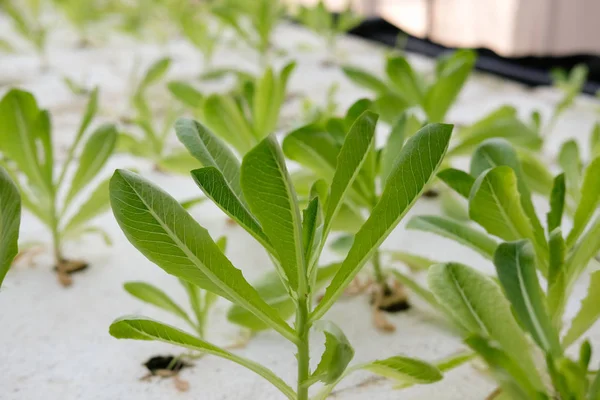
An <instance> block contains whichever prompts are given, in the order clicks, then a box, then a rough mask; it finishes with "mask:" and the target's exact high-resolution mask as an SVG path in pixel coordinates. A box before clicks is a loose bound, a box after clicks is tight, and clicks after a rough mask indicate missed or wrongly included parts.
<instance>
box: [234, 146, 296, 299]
mask: <svg viewBox="0 0 600 400" xmlns="http://www.w3.org/2000/svg"><path fill="white" fill-rule="evenodd" d="M241 171H242V173H241V177H242V178H241V181H242V189H243V190H244V195H245V197H246V201H247V202H248V204H249V206H250V210H251V211H252V213H253V214H254V215H255V216H256V218H257V219H258V221H259V222H260V224H261V225H262V228H263V230H264V232H265V234H266V235H267V237H268V238H269V241H270V242H271V244H272V245H273V248H274V249H275V252H276V254H277V258H278V259H279V261H280V264H281V268H282V269H283V272H284V273H285V277H286V279H287V281H288V283H289V285H290V287H291V289H292V290H294V291H297V290H298V289H299V288H300V289H303V290H306V289H307V288H306V287H304V288H303V287H302V285H303V284H305V283H306V282H303V281H304V280H305V278H306V270H305V269H304V268H306V264H305V260H304V252H303V244H302V219H301V217H300V210H299V209H298V204H297V199H296V192H295V191H294V187H293V185H292V182H291V179H290V176H289V174H288V171H287V167H286V165H285V159H284V157H283V153H282V151H281V148H280V147H279V144H278V143H277V141H276V139H275V138H274V137H273V136H269V137H267V138H266V139H265V140H263V141H262V142H260V144H259V145H258V146H256V147H255V148H254V149H252V150H251V151H250V152H249V153H248V154H246V156H245V157H244V160H243V162H242V169H241ZM265 189H267V190H265Z"/></svg>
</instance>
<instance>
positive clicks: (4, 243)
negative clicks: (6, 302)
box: [0, 167, 21, 286]
mask: <svg viewBox="0 0 600 400" xmlns="http://www.w3.org/2000/svg"><path fill="white" fill-rule="evenodd" d="M0 223H1V224H0V286H2V281H3V280H4V277H5V276H6V273H7V272H8V270H9V268H10V266H11V264H12V262H13V260H14V258H15V256H16V255H17V253H18V251H19V247H18V245H19V243H18V242H19V225H20V223H21V196H20V195H19V190H18V189H17V186H16V185H15V183H14V182H13V181H12V179H11V178H10V176H9V175H8V173H7V172H6V171H5V170H4V168H2V167H0Z"/></svg>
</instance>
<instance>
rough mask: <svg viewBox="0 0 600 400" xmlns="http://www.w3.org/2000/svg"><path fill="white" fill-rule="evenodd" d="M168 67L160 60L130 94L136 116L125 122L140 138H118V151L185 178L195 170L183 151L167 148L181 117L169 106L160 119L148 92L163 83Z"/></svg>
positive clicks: (179, 111)
mask: <svg viewBox="0 0 600 400" xmlns="http://www.w3.org/2000/svg"><path fill="white" fill-rule="evenodd" d="M170 65H171V59H170V58H161V59H159V60H157V61H155V62H154V63H152V64H151V65H150V66H149V67H148V69H147V70H146V71H145V73H144V74H143V76H142V78H141V79H140V81H139V82H138V83H137V86H136V87H135V89H134V90H133V95H132V98H131V105H132V107H133V109H134V111H135V116H134V117H133V118H131V119H127V122H130V123H131V124H133V125H134V126H136V127H137V128H139V131H141V132H142V134H143V136H142V138H138V137H137V136H135V135H133V134H131V133H121V134H120V135H119V151H120V152H126V153H129V154H132V155H134V156H137V157H143V158H147V159H149V160H151V161H152V163H153V164H154V167H155V168H156V169H157V170H162V171H170V172H175V173H180V174H187V173H188V172H189V170H190V169H191V168H195V167H196V166H197V163H196V161H195V160H194V159H193V158H192V157H190V155H189V154H188V153H187V152H186V151H185V149H177V150H173V149H171V147H170V146H169V145H168V139H169V134H171V133H172V127H173V123H174V122H175V120H176V119H177V118H178V117H179V115H180V114H181V111H182V110H180V108H179V107H178V105H176V104H172V103H171V102H169V104H168V106H167V109H166V111H164V112H163V113H162V115H161V113H160V112H159V110H157V109H156V106H155V105H154V104H152V103H151V101H150V100H151V99H153V98H154V96H152V95H151V94H149V91H150V90H151V89H152V87H153V86H155V85H156V84H157V83H158V82H161V81H162V78H163V77H164V76H165V74H166V73H167V71H168V70H169V67H170Z"/></svg>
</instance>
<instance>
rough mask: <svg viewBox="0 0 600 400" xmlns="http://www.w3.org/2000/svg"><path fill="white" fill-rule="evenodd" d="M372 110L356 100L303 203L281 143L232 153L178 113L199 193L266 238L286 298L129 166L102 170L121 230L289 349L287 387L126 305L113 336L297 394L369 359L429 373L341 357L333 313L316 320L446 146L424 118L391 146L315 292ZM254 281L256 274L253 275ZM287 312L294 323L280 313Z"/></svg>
mask: <svg viewBox="0 0 600 400" xmlns="http://www.w3.org/2000/svg"><path fill="white" fill-rule="evenodd" d="M376 121H377V115H376V114H374V113H372V112H368V111H367V112H364V113H362V114H361V115H360V116H359V117H358V118H357V119H356V122H355V123H354V124H353V125H352V126H351V128H350V129H349V131H348V132H347V135H345V140H344V145H343V146H342V149H341V150H340V152H339V155H338V158H337V165H336V168H335V172H334V176H333V178H332V180H331V185H327V184H326V183H325V182H323V181H321V183H317V184H315V190H314V191H313V196H312V197H311V199H310V202H309V204H308V206H307V207H305V208H304V209H303V210H302V211H301V210H300V207H299V205H298V204H299V203H298V198H297V195H296V193H295V190H294V186H293V184H292V180H291V178H290V175H289V173H288V170H287V167H286V164H285V160H284V156H283V152H282V150H281V148H280V146H279V144H278V142H277V141H276V140H275V139H274V137H273V136H271V135H269V136H267V137H266V138H265V139H263V140H262V141H260V142H259V143H258V144H257V145H256V146H255V147H254V148H252V149H251V150H250V151H249V152H248V153H247V154H246V155H245V156H244V158H243V161H242V163H241V165H240V163H239V162H238V161H237V158H236V157H235V155H234V154H233V153H232V152H231V151H230V150H229V148H228V147H227V146H226V145H225V144H224V143H223V142H222V141H221V140H220V139H219V138H218V137H217V136H215V135H213V134H212V133H211V132H210V131H209V130H208V129H206V128H205V127H204V126H203V125H201V124H199V123H198V122H195V121H192V120H181V121H179V122H178V129H179V130H180V131H184V133H185V135H183V134H180V136H185V138H186V140H187V141H188V142H189V143H190V144H188V148H190V149H192V153H193V155H194V156H195V157H197V158H198V159H199V160H202V164H203V165H204V167H203V168H200V169H197V170H194V171H192V176H193V178H194V180H195V182H196V184H198V185H199V186H200V188H201V189H202V191H203V192H204V193H205V195H206V196H207V197H208V198H210V199H211V200H212V201H213V202H215V203H216V205H218V206H219V207H220V208H221V209H222V210H223V211H224V212H225V213H226V214H227V215H228V216H229V217H230V218H233V219H234V220H235V221H236V222H237V223H239V224H240V226H242V227H243V228H244V229H245V230H247V231H248V233H249V234H250V235H251V236H252V237H254V239H256V241H257V242H258V243H259V244H260V245H261V246H262V247H263V248H264V249H265V251H266V252H267V253H268V254H269V257H270V258H271V259H272V260H273V262H274V265H275V269H274V272H275V274H277V277H278V278H279V281H280V282H281V284H282V285H283V287H284V292H283V293H281V296H279V297H283V298H285V299H289V302H291V303H288V305H289V304H291V306H288V307H286V308H285V309H284V310H282V308H281V303H280V302H278V301H277V299H276V300H275V301H273V299H272V298H269V297H266V295H265V294H262V295H261V293H260V292H259V291H258V287H255V286H253V285H251V284H250V283H248V282H247V281H246V279H245V278H244V276H243V274H242V272H241V271H240V270H239V269H237V268H236V267H235V266H233V264H232V263H231V261H229V259H228V258H227V257H226V256H225V255H224V254H223V252H222V251H221V249H220V248H219V246H218V245H217V244H216V243H215V242H214V241H213V240H212V238H211V236H210V234H209V232H208V231H207V230H206V229H204V228H203V227H202V226H200V225H199V224H198V223H197V222H196V221H195V220H194V219H193V218H192V217H191V216H190V215H189V214H188V213H187V212H186V211H185V209H183V208H182V207H181V206H180V205H179V203H178V202H177V201H176V200H175V199H173V198H172V197H171V196H169V195H168V194H167V193H166V192H164V191H163V190H161V189H160V188H158V187H156V186H154V185H153V184H151V183H150V182H148V181H146V180H144V179H143V178H141V177H139V176H138V175H136V174H134V173H131V172H128V171H124V170H117V171H116V172H115V174H114V176H113V178H112V179H111V184H110V197H111V204H112V208H113V212H114V215H115V218H116V220H117V222H118V223H119V226H120V227H121V229H122V230H123V232H124V233H125V236H126V237H127V239H128V240H129V241H130V242H131V243H132V244H133V245H134V246H135V247H136V248H137V249H138V250H139V251H140V252H141V253H142V254H143V255H144V256H145V257H146V258H148V259H149V260H150V261H152V262H153V263H155V264H156V265H157V266H158V267H160V268H162V269H163V270H164V271H166V272H167V273H169V274H172V275H175V276H176V277H178V278H181V279H183V280H185V281H186V282H188V283H190V284H191V285H194V286H197V287H199V288H202V289H204V290H207V291H210V292H212V293H215V294H217V295H219V296H221V297H224V298H225V299H227V300H229V301H231V302H232V303H234V304H235V305H237V306H239V307H241V308H242V309H243V310H244V311H246V312H247V313H248V315H250V316H252V317H253V318H255V319H257V320H258V321H259V322H260V323H262V324H264V325H266V326H268V327H269V328H271V329H273V330H274V331H276V332H277V333H279V334H280V335H281V336H282V337H283V338H285V339H287V340H289V341H290V342H291V343H292V344H293V345H294V346H295V347H296V349H297V354H296V360H297V371H298V372H297V386H296V390H294V389H292V388H291V387H290V386H289V385H288V384H287V383H286V382H284V381H283V380H282V379H281V378H279V377H278V376H277V375H276V374H275V373H274V372H273V371H271V370H269V369H268V368H266V367H264V366H262V365H260V364H258V363H256V362H254V361H252V360H249V359H246V358H244V357H241V356H239V355H237V354H234V353H231V352H229V351H226V350H224V349H222V348H219V347H217V346H215V345H213V344H211V343H208V342H206V341H204V340H202V339H200V338H198V337H197V336H195V335H191V334H188V333H185V332H184V331H181V330H179V329H176V328H174V327H171V326H169V325H166V324H163V323H160V322H156V321H153V320H150V319H147V318H143V317H123V318H121V319H118V320H116V321H115V322H114V323H113V324H112V325H111V327H110V333H111V334H112V335H113V336H115V337H117V338H129V339H138V340H159V341H163V342H167V343H172V344H176V345H179V346H182V347H185V348H188V349H194V350H198V351H201V352H204V353H207V354H212V355H216V356H218V357H223V358H226V359H228V360H231V361H233V362H236V363H238V364H240V365H242V366H245V367H246V368H248V369H250V370H252V371H254V372H255V373H257V374H258V375H260V376H262V377H263V378H265V379H267V380H268V381H269V382H271V383H272V384H273V385H274V386H275V387H276V388H277V389H279V390H280V391H281V392H282V393H283V394H284V395H285V397H287V398H289V399H300V400H306V399H308V398H309V389H310V387H311V386H312V385H313V384H315V383H317V382H319V381H321V382H323V383H324V385H325V386H324V388H323V391H322V392H321V394H319V395H317V397H316V398H318V399H323V398H325V397H326V396H327V394H328V393H329V392H330V391H331V390H332V388H333V387H334V386H335V385H336V384H337V383H338V381H339V380H340V379H342V378H343V377H344V376H345V375H347V374H348V373H350V372H352V371H354V370H356V369H366V370H369V371H371V372H374V373H376V374H380V375H383V376H388V377H392V378H395V379H398V380H400V381H401V382H403V383H428V382H433V381H437V380H439V379H441V373H440V370H439V369H438V368H436V367H435V366H433V365H430V364H427V363H424V362H422V361H419V360H414V359H410V358H407V357H403V356H396V357H391V358H388V359H385V360H378V361H374V362H371V363H366V364H360V365H357V366H354V367H350V368H347V367H348V364H349V363H350V361H351V360H352V357H353V354H354V350H353V349H352V346H351V345H350V343H349V342H348V340H347V338H346V337H345V335H344V334H343V332H342V331H341V329H340V328H339V327H337V326H336V325H335V324H334V323H333V322H327V321H324V320H322V317H323V316H324V315H325V313H326V312H327V311H328V310H329V309H330V308H331V306H332V305H333V304H334V303H335V302H336V300H337V299H338V298H339V297H340V296H341V295H342V294H343V292H344V290H345V289H346V288H347V287H348V284H349V283H350V282H351V281H352V280H353V278H354V277H355V276H356V274H357V273H358V272H359V271H360V270H361V269H362V267H363V266H364V265H365V263H367V262H368V260H369V259H370V258H371V256H372V254H373V252H374V251H376V250H377V248H378V247H379V245H380V244H381V243H382V242H383V240H385V238H386V237H387V236H388V235H389V233H390V232H391V231H392V230H393V229H394V228H395V227H396V225H397V224H398V223H399V221H400V220H401V219H402V217H403V216H404V215H405V214H406V212H407V211H408V210H409V209H410V207H411V206H412V205H413V204H414V202H415V201H416V200H417V199H418V197H419V195H420V193H421V191H422V190H423V188H424V186H425V184H426V183H427V182H428V181H429V180H430V179H431V178H432V177H433V175H434V174H435V171H436V169H437V168H438V166H439V165H440V163H441V160H442V158H443V156H444V154H445V152H446V149H447V147H448V142H449V140H450V133H451V130H452V127H451V126H449V125H441V124H433V125H428V126H426V127H425V128H423V129H422V130H420V131H419V132H417V133H416V134H415V135H414V136H413V137H411V138H410V139H409V140H408V141H407V143H406V144H405V146H404V147H403V148H402V150H401V151H399V152H398V153H397V154H396V157H395V161H394V163H393V167H392V168H391V169H390V172H389V176H388V178H387V180H386V183H385V185H384V189H383V193H382V195H381V197H380V198H379V199H378V200H377V204H376V205H375V207H374V208H373V210H372V212H371V213H370V215H369V217H368V219H367V220H366V221H365V223H364V224H363V225H362V226H361V228H360V229H359V230H358V232H357V233H356V236H355V240H354V243H353V245H352V247H351V249H350V251H349V252H348V255H347V256H346V258H345V259H344V261H342V262H341V263H340V264H339V266H337V267H336V271H335V272H334V273H332V278H330V283H329V284H328V285H327V289H326V292H325V295H324V296H323V298H322V299H321V300H320V301H319V302H318V304H317V301H316V298H315V295H316V290H317V280H318V276H319V274H320V273H321V268H320V267H319V265H320V263H319V260H320V255H321V252H322V250H323V248H324V245H325V241H326V240H327V238H328V236H329V233H330V231H331V224H332V221H333V220H334V219H335V217H336V215H337V214H338V212H339V210H340V208H341V205H342V204H343V202H344V200H345V199H346V198H347V196H348V195H349V192H350V190H351V188H352V187H353V185H354V182H355V181H356V179H357V178H358V176H359V173H360V171H361V170H362V169H363V167H364V166H367V167H368V168H371V167H372V166H370V163H372V162H373V159H372V154H373V152H372V148H373V142H374V133H375V125H376ZM257 286H258V285H257ZM290 307H291V315H293V316H294V317H295V322H294V324H293V327H292V326H291V325H290V324H289V323H288V322H286V321H287V320H288V319H289V317H290V316H291V315H290V312H289V308H290ZM313 328H314V329H318V330H320V331H322V332H324V333H325V338H326V342H325V351H324V353H323V355H322V357H321V361H320V363H319V364H318V366H317V367H316V368H315V369H314V370H312V371H311V368H310V356H311V354H310V348H311V343H310V340H309V338H310V334H311V331H312V330H313Z"/></svg>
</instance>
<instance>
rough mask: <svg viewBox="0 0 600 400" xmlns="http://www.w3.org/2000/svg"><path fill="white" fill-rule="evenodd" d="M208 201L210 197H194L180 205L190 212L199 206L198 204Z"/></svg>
mask: <svg viewBox="0 0 600 400" xmlns="http://www.w3.org/2000/svg"><path fill="white" fill-rule="evenodd" d="M206 200H208V197H204V196H197V197H192V198H190V199H187V200H183V201H181V202H180V203H181V206H182V207H183V208H185V209H186V210H189V209H191V208H192V207H195V206H197V205H198V204H202V203H204V202H205V201H206Z"/></svg>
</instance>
